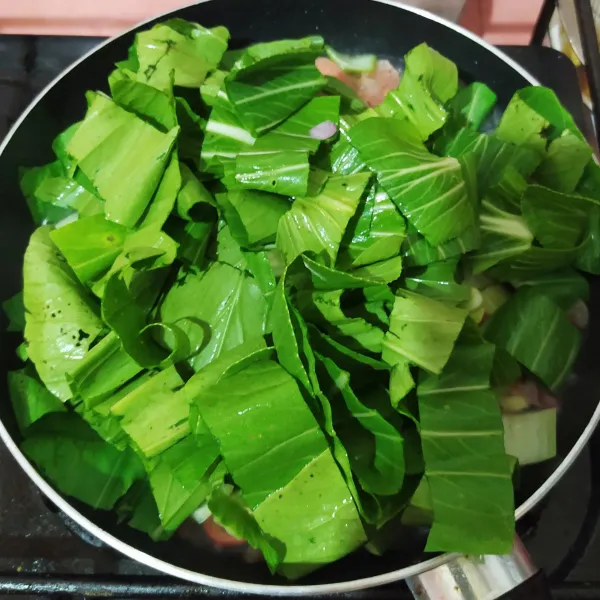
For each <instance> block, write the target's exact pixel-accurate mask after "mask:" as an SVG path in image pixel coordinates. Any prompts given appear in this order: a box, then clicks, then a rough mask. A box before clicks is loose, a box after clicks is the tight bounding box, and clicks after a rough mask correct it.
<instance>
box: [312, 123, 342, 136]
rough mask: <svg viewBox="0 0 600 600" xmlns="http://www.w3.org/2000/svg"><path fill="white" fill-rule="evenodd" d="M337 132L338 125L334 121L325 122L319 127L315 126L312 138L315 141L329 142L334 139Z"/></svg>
mask: <svg viewBox="0 0 600 600" xmlns="http://www.w3.org/2000/svg"><path fill="white" fill-rule="evenodd" d="M336 132H337V127H336V124H335V123H334V122H333V121H323V122H322V123H319V124H318V125H315V126H314V127H313V128H312V129H311V130H310V132H309V133H310V137H311V138H313V139H315V140H328V139H329V138H330V137H333V136H334V135H335V134H336Z"/></svg>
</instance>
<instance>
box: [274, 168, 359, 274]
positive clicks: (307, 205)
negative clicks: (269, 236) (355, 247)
mask: <svg viewBox="0 0 600 600" xmlns="http://www.w3.org/2000/svg"><path fill="white" fill-rule="evenodd" d="M368 181H369V175H368V174H366V173H359V174H356V175H347V176H335V177H330V178H329V179H328V180H327V182H326V183H325V186H324V188H323V190H322V191H321V192H320V193H318V194H317V195H315V196H308V197H305V198H296V200H295V201H294V203H293V204H292V207H291V209H290V210H289V211H288V212H287V213H286V214H285V215H284V216H283V217H282V218H281V219H280V221H279V227H278V229H277V248H278V249H279V250H281V252H282V253H283V254H284V256H285V258H286V262H287V263H288V264H289V263H291V262H292V261H293V260H294V259H295V258H296V257H298V256H299V255H300V254H302V253H305V252H314V253H315V254H316V255H317V256H318V257H319V259H320V260H321V262H325V263H329V264H330V265H333V264H335V260H336V257H337V253H338V250H339V247H340V243H341V241H342V238H343V235H344V231H345V229H346V227H347V225H348V222H349V221H350V219H351V218H352V215H353V214H354V212H355V211H356V208H357V206H358V202H359V200H360V197H361V196H362V194H363V192H364V190H365V187H366V185H367V183H368Z"/></svg>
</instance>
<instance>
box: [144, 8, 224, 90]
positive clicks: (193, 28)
mask: <svg viewBox="0 0 600 600" xmlns="http://www.w3.org/2000/svg"><path fill="white" fill-rule="evenodd" d="M228 41H229V32H228V31H227V29H225V28H224V27H215V28H213V29H205V28H204V27H202V26H201V25H198V24H197V23H190V22H188V21H184V20H183V19H171V20H169V21H165V22H164V23H159V24H158V25H155V26H154V27H153V28H152V29H149V30H147V31H142V32H140V33H138V34H137V35H136V39H135V46H134V48H135V52H136V54H137V56H136V59H137V63H138V65H139V67H138V69H136V71H137V76H138V80H139V81H141V82H143V83H146V84H148V85H151V86H153V87H156V88H158V89H161V90H164V89H165V88H167V87H168V86H169V85H170V84H171V83H170V82H171V78H173V79H172V81H173V83H174V84H175V85H179V86H182V87H198V86H199V85H200V84H201V83H202V82H203V81H204V78H205V77H206V75H207V74H208V73H209V72H210V71H212V70H213V69H215V68H216V66H217V65H218V64H219V62H220V60H221V57H222V56H223V53H224V52H225V50H227V42H228Z"/></svg>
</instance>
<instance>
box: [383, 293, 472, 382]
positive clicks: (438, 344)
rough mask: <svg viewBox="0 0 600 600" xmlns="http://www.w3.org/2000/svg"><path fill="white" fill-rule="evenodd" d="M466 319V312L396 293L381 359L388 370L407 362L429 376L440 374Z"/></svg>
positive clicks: (435, 301) (434, 301)
mask: <svg viewBox="0 0 600 600" xmlns="http://www.w3.org/2000/svg"><path fill="white" fill-rule="evenodd" d="M466 317H467V311H466V310H463V309H460V308H456V307H453V306H449V305H447V304H443V303H442V302H439V301H437V300H433V299H432V298H427V297H425V296H421V295H419V294H414V293H411V292H407V291H399V292H398V294H397V295H396V299H395V300H394V308H393V310H392V315H391V317H390V329H389V331H388V332H387V333H386V334H385V338H384V340H383V354H382V356H383V359H384V360H385V361H386V362H388V363H389V364H390V365H392V366H394V365H396V364H398V363H402V362H404V361H406V360H408V361H410V362H411V363H413V364H416V365H418V366H420V367H422V368H423V369H426V370H427V371H430V372H431V373H440V372H441V371H442V369H443V368H444V365H445V364H446V362H447V361H448V358H450V354H451V353H452V348H453V346H454V342H455V341H456V338H457V337H458V334H459V333H460V331H461V329H462V326H463V323H464V321H465V319H466Z"/></svg>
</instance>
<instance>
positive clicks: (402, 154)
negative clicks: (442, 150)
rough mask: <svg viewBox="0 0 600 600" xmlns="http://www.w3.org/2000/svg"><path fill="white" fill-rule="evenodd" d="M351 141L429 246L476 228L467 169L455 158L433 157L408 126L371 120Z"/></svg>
mask: <svg viewBox="0 0 600 600" xmlns="http://www.w3.org/2000/svg"><path fill="white" fill-rule="evenodd" d="M348 136H349V138H350V142H351V143H352V145H353V146H355V147H356V148H357V149H358V151H359V154H360V156H361V158H362V159H363V160H364V161H365V162H366V163H367V165H368V166H369V168H371V169H372V170H374V171H375V173H376V174H377V179H378V181H379V183H380V184H381V186H382V187H383V189H384V190H385V191H386V192H387V193H388V194H389V196H390V198H391V199H392V200H393V201H394V202H395V203H396V205H397V206H398V208H399V209H400V211H401V212H402V214H404V216H405V217H406V218H407V219H408V220H409V221H410V222H411V223H412V224H413V225H414V227H415V228H416V229H417V230H418V231H419V232H420V233H422V234H423V235H424V236H425V238H426V239H427V241H428V242H429V243H431V244H433V245H438V244H441V243H443V242H446V241H448V240H450V239H452V238H454V237H456V236H458V235H460V234H461V233H462V232H463V231H464V230H465V229H466V228H467V227H469V226H470V225H471V224H472V223H474V219H475V211H474V206H473V202H474V200H473V198H471V197H470V195H469V188H468V186H467V184H466V182H465V175H464V173H463V166H462V165H461V163H460V162H459V161H458V160H457V159H455V158H444V159H442V158H438V157H436V156H434V155H433V154H430V153H429V152H428V151H427V149H426V148H425V147H424V146H423V144H422V143H421V142H420V141H419V140H418V138H417V137H416V136H415V134H414V129H413V127H412V126H411V125H410V124H409V123H407V122H403V121H398V120H396V119H381V118H379V119H367V120H365V121H361V122H360V123H357V124H356V125H355V126H354V127H353V128H352V129H351V130H350V131H349V132H348Z"/></svg>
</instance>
